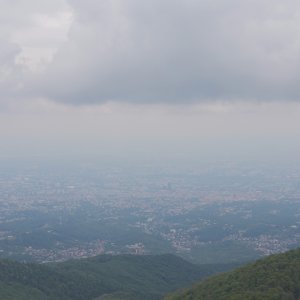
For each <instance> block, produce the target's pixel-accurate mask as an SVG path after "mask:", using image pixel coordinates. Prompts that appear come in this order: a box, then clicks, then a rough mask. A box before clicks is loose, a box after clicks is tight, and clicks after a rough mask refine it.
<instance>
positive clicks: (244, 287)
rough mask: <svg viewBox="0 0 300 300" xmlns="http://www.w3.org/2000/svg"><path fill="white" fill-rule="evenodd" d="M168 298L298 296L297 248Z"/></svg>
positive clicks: (290, 299)
mask: <svg viewBox="0 0 300 300" xmlns="http://www.w3.org/2000/svg"><path fill="white" fill-rule="evenodd" d="M166 299H167V300H185V299H186V300H194V299H195V300H196V299H205V300H215V299H218V300H222V299H223V300H225V299H226V300H240V299H243V300H247V299H249V300H250V299H251V300H252V299H253V300H260V299H261V300H268V299H270V300H271V299H272V300H280V299H282V300H297V299H300V249H297V250H292V251H289V252H286V253H283V254H277V255H272V256H269V257H267V258H264V259H261V260H258V261H257V262H255V263H252V264H249V265H247V266H245V267H242V268H239V269H237V270H234V271H231V272H228V273H224V274H220V275H217V276H214V277H211V278H209V279H206V280H204V281H203V282H201V283H200V284H198V285H196V286H195V287H193V288H191V289H188V290H186V291H183V292H179V293H177V294H174V295H170V296H169V297H167V298H166Z"/></svg>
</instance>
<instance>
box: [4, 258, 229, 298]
mask: <svg viewBox="0 0 300 300" xmlns="http://www.w3.org/2000/svg"><path fill="white" fill-rule="evenodd" d="M230 267H231V266H222V265H215V266H214V265H202V266H196V265H193V264H191V263H189V262H187V261H185V260H183V259H181V258H179V257H177V256H174V255H158V256H131V255H121V256H109V255H101V256H97V257H93V258H88V259H82V260H73V261H68V262H64V263H55V264H42V265H41V264H22V263H18V262H13V261H5V260H2V261H0V299H5V300H10V299H13V300H19V299H24V300H25V299H26V300H28V299H31V300H37V299H43V300H44V299H45V300H52V299H56V300H58V299H64V300H68V299H72V300H76V299H78V300H79V299H84V300H89V299H97V300H100V299H130V300H134V299H162V298H163V295H165V294H166V293H169V292H171V291H175V290H177V289H179V288H182V287H184V286H188V285H191V284H193V283H194V282H196V281H198V280H200V279H201V278H203V277H204V276H207V275H211V274H213V273H216V272H219V271H224V269H226V268H230Z"/></svg>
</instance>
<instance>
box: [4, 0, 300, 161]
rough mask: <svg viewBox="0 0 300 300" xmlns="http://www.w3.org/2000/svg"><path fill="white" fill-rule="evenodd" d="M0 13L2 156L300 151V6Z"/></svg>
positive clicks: (55, 1) (61, 4) (158, 4)
mask: <svg viewBox="0 0 300 300" xmlns="http://www.w3.org/2000/svg"><path fill="white" fill-rule="evenodd" d="M0 8H1V9H0V25H1V26H0V159H1V158H4V159H6V158H25V159H26V158H27V159H32V158H35V157H40V158H44V159H50V158H51V159H53V158H54V159H55V158H70V157H72V158H75V159H86V158H88V157H92V158H100V159H101V158H102V159H104V160H105V159H114V158H118V159H123V160H127V159H129V158H130V159H132V158H133V159H134V158H141V159H143V158H144V159H161V160H163V159H173V160H188V159H199V160H201V159H203V160H206V159H209V160H223V159H229V160H234V159H241V160H253V159H257V160H264V159H271V160H273V161H278V160H282V161H285V160H297V159H298V157H300V156H299V153H300V139H299V138H300V101H299V100H300V84H299V79H300V3H299V1H294V0H286V1H282V0H280V1H279V0H272V1H271V0H264V1H261V0H260V1H258V0H244V1H239V0H151V1H141V0H101V1H99V0H98V1H96V0H43V1H34V0H26V1H25V0H10V1H8V0H0Z"/></svg>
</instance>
